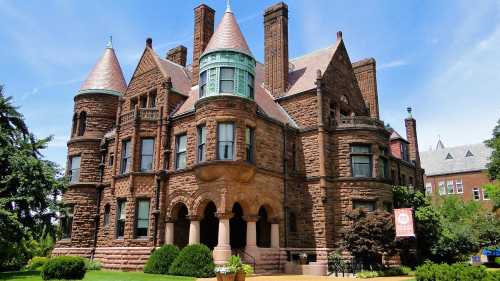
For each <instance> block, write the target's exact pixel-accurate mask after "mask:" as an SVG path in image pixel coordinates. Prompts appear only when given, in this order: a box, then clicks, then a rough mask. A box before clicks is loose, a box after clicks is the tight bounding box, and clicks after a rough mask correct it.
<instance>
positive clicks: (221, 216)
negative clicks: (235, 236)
mask: <svg viewBox="0 0 500 281" xmlns="http://www.w3.org/2000/svg"><path fill="white" fill-rule="evenodd" d="M215 216H216V217H217V218H218V219H219V220H229V219H231V218H232V217H233V216H234V214H233V213H216V214H215Z"/></svg>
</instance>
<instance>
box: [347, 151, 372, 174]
mask: <svg viewBox="0 0 500 281" xmlns="http://www.w3.org/2000/svg"><path fill="white" fill-rule="evenodd" d="M370 162H371V161H370V156H359V155H354V156H352V173H353V176H354V177H371V175H372V171H371V170H372V167H371V163H370Z"/></svg>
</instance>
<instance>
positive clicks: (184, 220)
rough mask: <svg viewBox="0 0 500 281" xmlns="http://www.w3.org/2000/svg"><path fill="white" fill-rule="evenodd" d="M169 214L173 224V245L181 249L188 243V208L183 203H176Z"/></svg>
mask: <svg viewBox="0 0 500 281" xmlns="http://www.w3.org/2000/svg"><path fill="white" fill-rule="evenodd" d="M170 213H171V219H172V221H173V223H174V245H176V246H177V247H179V248H181V249H182V248H183V247H185V246H186V245H187V244H188V242H189V239H188V238H189V224H190V222H189V219H188V208H187V206H186V204H184V203H183V202H177V203H176V204H175V205H174V206H173V208H172V209H171V212H170Z"/></svg>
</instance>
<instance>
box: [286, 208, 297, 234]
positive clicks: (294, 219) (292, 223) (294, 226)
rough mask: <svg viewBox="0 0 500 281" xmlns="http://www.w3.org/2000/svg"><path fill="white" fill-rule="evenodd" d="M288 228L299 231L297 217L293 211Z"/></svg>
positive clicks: (289, 217)
mask: <svg viewBox="0 0 500 281" xmlns="http://www.w3.org/2000/svg"><path fill="white" fill-rule="evenodd" d="M288 229H289V230H290V232H297V217H295V213H293V212H291V213H290V215H289V216H288Z"/></svg>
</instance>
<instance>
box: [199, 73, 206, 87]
mask: <svg viewBox="0 0 500 281" xmlns="http://www.w3.org/2000/svg"><path fill="white" fill-rule="evenodd" d="M206 83H207V72H206V71H203V72H202V73H201V74H200V85H205V84H206Z"/></svg>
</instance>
